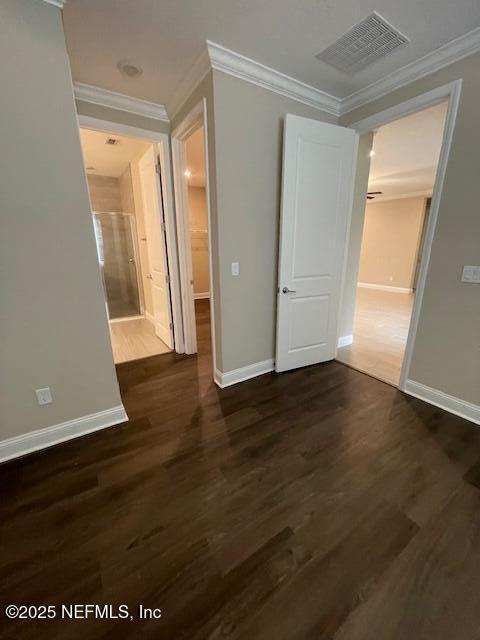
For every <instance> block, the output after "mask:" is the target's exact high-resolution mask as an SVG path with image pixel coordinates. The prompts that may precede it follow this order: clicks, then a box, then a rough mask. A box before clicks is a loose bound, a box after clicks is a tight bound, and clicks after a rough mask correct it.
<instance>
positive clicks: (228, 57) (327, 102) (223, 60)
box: [207, 40, 341, 116]
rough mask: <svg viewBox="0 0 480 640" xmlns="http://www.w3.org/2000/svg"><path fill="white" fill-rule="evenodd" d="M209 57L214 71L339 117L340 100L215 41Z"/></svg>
mask: <svg viewBox="0 0 480 640" xmlns="http://www.w3.org/2000/svg"><path fill="white" fill-rule="evenodd" d="M207 50H208V57H209V59H210V65H211V67H212V69H216V70H217V71H222V72H223V73H227V74H229V75H231V76H234V77H235V78H240V79H241V80H245V81H246V82H250V83H251V84H255V85H257V86H259V87H263V88H264V89H269V90H270V91H274V92H275V93H279V94H281V95H283V96H286V97H287V98H291V99H292V100H296V101H297V102H303V103H304V104H307V105H309V106H310V107H314V108H316V109H321V110H322V111H326V112H327V113H331V114H332V115H336V116H338V115H339V112H340V102H341V101H340V100H339V99H338V98H336V97H335V96H332V95H330V94H329V93H325V92H324V91H320V89H316V88H315V87H312V86H310V85H308V84H305V83H304V82H300V80H295V78H291V77H290V76H287V75H285V74H284V73H281V72H280V71H276V70H275V69H272V68H271V67H267V66H265V65H263V64H261V63H260V62H256V61H255V60H251V59H250V58H247V57H245V56H243V55H241V54H239V53H236V52H235V51H231V50H230V49H225V47H222V46H220V45H218V44H216V43H215V42H211V41H210V40H207Z"/></svg>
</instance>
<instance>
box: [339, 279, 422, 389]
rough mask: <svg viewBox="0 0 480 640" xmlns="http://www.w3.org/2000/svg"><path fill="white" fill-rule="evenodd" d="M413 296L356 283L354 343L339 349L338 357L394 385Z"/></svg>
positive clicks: (406, 332) (410, 313)
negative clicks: (369, 287) (368, 287)
mask: <svg viewBox="0 0 480 640" xmlns="http://www.w3.org/2000/svg"><path fill="white" fill-rule="evenodd" d="M413 298H414V295H413V293H411V294H408V293H394V292H391V291H378V290H375V289H366V288H364V287H358V289H357V302H356V307H355V320H354V328H353V343H352V344H351V345H349V346H348V347H342V348H341V349H339V350H338V353H337V360H339V361H340V362H344V363H345V364H348V365H350V366H352V367H354V368H355V369H358V370H359V371H364V372H365V373H368V374H369V375H372V376H375V377H376V378H379V379H380V380H384V381H385V382H388V383H389V384H393V385H395V386H397V385H398V382H399V378H400V371H401V368H402V363H403V355H404V352H405V345H406V342H407V335H408V328H409V326H410V317H411V315H412V308H413Z"/></svg>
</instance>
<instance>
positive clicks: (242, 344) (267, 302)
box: [213, 71, 335, 372]
mask: <svg viewBox="0 0 480 640" xmlns="http://www.w3.org/2000/svg"><path fill="white" fill-rule="evenodd" d="M213 84H214V98H215V100H214V111H215V140H216V147H215V149H216V168H217V171H216V193H217V215H218V240H219V245H220V247H221V252H220V265H219V276H220V292H221V299H220V304H221V318H222V322H221V341H222V363H221V365H222V369H221V370H222V371H224V372H225V371H231V370H232V369H237V368H239V367H244V366H246V365H249V364H253V363H255V362H260V361H263V360H268V359H270V358H273V357H274V352H275V324H276V296H277V294H276V291H277V268H278V264H277V262H278V230H279V215H280V189H281V168H282V139H283V123H284V118H285V115H286V114H287V113H293V114H296V115H300V116H305V117H308V118H314V119H316V120H322V121H326V122H333V121H335V118H334V117H333V116H330V115H329V114H327V113H324V112H322V111H319V110H318V109H314V108H312V107H308V106H306V105H303V104H301V103H299V102H295V101H294V100H291V99H289V98H286V97H283V96H281V95H278V94H276V93H273V92H271V91H268V90H266V89H262V88H260V87H257V86H255V85H252V84H249V83H247V82H244V81H242V80H239V79H237V78H233V77H232V76H229V75H226V74H224V73H221V72H217V71H214V72H213ZM232 262H240V275H239V276H238V277H232V275H231V263H232ZM219 368H220V367H219Z"/></svg>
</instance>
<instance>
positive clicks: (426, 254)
mask: <svg viewBox="0 0 480 640" xmlns="http://www.w3.org/2000/svg"><path fill="white" fill-rule="evenodd" d="M461 92H462V79H461V78H460V79H458V80H454V81H453V82H449V83H447V84H444V85H442V86H440V87H436V88H435V89H432V90H430V91H427V92H425V93H422V94H419V95H417V96H415V97H413V98H410V99H409V100H405V101H404V102H400V103H399V104H396V105H394V106H392V107H390V108H388V109H385V110H383V111H379V112H378V113H375V114H373V115H371V116H368V117H367V118H364V119H363V120H359V121H357V122H354V123H352V124H350V125H348V126H349V128H351V129H355V131H356V132H357V133H358V134H359V135H361V134H362V133H367V132H369V131H373V130H375V129H378V128H379V127H381V126H383V125H386V124H388V123H389V122H393V121H395V120H399V119H400V118H403V117H405V116H408V115H410V114H412V113H416V112H417V111H423V110H424V109H427V108H428V107H433V106H435V105H436V104H440V103H441V102H445V101H448V107H447V115H446V117H445V123H444V127H443V137H442V144H441V148H440V155H439V157H438V164H437V171H436V175H435V183H434V186H433V192H432V202H431V206H430V215H429V220H428V222H427V227H426V231H425V242H424V246H423V251H422V256H421V260H420V269H419V273H418V282H417V289H416V291H415V297H414V301H413V309H412V315H411V317H410V326H409V329H408V336H407V342H406V344H405V352H404V356H403V362H402V368H401V371H400V380H399V384H398V389H399V390H400V391H403V392H407V393H408V390H407V382H408V379H409V377H408V376H409V373H410V365H411V362H412V356H413V351H414V348H415V340H416V337H417V330H418V323H419V319H420V313H421V309H422V303H423V295H424V292H425V283H426V278H427V272H428V266H429V263H430V256H431V251H432V244H433V239H434V237H435V229H436V226H437V220H438V212H439V209H440V202H441V199H442V191H443V183H444V180H445V174H446V170H447V165H448V158H449V155H450V149H451V146H452V140H453V132H454V130H455V123H456V119H457V114H458V107H459V104H460V96H461ZM364 215H365V213H364ZM349 250H350V249H349V247H347V252H348V251H349ZM342 293H343V286H342ZM337 343H338V335H337Z"/></svg>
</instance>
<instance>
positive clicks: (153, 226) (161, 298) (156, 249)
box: [138, 145, 174, 349]
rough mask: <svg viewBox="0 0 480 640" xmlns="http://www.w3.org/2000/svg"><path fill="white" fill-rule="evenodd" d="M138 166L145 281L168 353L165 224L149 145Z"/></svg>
mask: <svg viewBox="0 0 480 640" xmlns="http://www.w3.org/2000/svg"><path fill="white" fill-rule="evenodd" d="M138 166H139V170H140V182H141V190H142V202H143V210H144V215H145V227H146V232H147V233H146V235H147V253H148V264H149V268H150V273H149V274H148V276H147V277H148V278H149V280H150V282H151V285H152V302H153V316H154V324H155V333H156V334H157V336H158V337H159V338H160V339H161V340H163V342H165V344H166V345H167V346H168V347H169V348H170V349H173V343H174V341H173V331H172V310H171V304H170V287H169V277H168V258H167V246H166V237H165V221H164V216H163V203H162V193H161V187H160V176H159V175H158V173H157V159H156V155H155V147H154V146H153V145H152V146H150V147H149V148H148V150H147V151H146V153H145V154H144V155H143V156H142V157H141V158H140V160H139V162H138Z"/></svg>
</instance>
